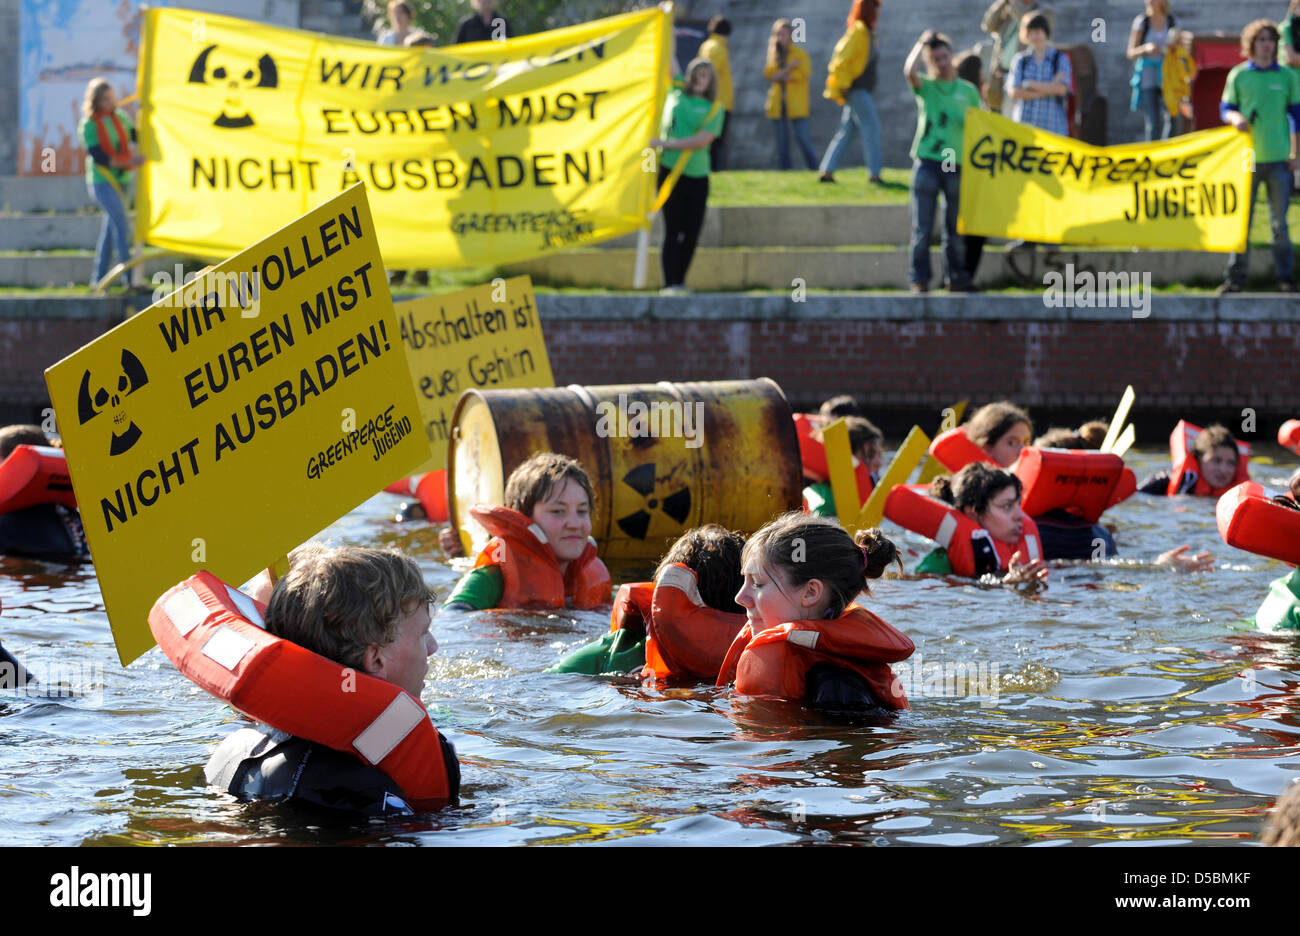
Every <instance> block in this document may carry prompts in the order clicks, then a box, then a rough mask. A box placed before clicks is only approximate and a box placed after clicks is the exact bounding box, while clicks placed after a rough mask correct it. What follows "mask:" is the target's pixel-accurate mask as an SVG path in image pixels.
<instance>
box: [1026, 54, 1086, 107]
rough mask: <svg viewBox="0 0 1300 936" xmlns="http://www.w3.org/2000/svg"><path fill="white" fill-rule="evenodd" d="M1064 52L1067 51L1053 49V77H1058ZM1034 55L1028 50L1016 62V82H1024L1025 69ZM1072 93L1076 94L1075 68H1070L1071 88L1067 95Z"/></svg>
mask: <svg viewBox="0 0 1300 936" xmlns="http://www.w3.org/2000/svg"><path fill="white" fill-rule="evenodd" d="M1064 54H1065V53H1063V52H1062V51H1061V50H1060V49H1055V48H1054V49H1052V77H1056V74H1057V73H1058V72H1059V71H1060V70H1061V56H1062V55H1064ZM1032 56H1033V53H1032V52H1030V51H1028V50H1026V51H1025V54H1024V55H1022V56H1021V57H1020V61H1019V62H1017V63H1016V82H1015V83H1016V84H1023V83H1024V81H1025V69H1026V68H1027V67H1028V65H1029V59H1030V58H1031V57H1032ZM1072 94H1074V70H1073V69H1071V70H1070V90H1069V91H1068V92H1067V93H1066V97H1069V96H1070V95H1072Z"/></svg>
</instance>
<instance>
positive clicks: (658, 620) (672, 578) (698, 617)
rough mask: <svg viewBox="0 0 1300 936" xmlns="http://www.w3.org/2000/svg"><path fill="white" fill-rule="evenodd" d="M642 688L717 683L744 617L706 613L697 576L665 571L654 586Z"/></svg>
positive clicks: (683, 569)
mask: <svg viewBox="0 0 1300 936" xmlns="http://www.w3.org/2000/svg"><path fill="white" fill-rule="evenodd" d="M647 621H648V627H647V629H646V642H645V662H646V668H645V669H643V670H642V671H641V678H642V681H643V682H646V683H654V682H657V681H664V680H671V679H681V680H706V679H716V678H717V675H718V670H719V668H721V666H722V661H723V659H724V658H725V657H726V655H727V649H728V648H729V647H730V646H731V643H732V641H733V640H735V638H736V634H738V633H739V632H740V629H741V628H742V627H744V626H745V615H743V614H735V613H732V612H727V611H719V610H717V609H716V608H710V607H709V606H708V605H706V604H705V603H704V599H703V598H701V597H700V588H699V582H698V581H697V579H696V576H695V571H694V570H693V569H691V568H689V567H687V566H684V565H681V564H673V565H670V566H668V567H667V568H665V569H664V570H663V572H661V573H660V575H659V581H658V582H656V583H655V586H654V593H653V597H652V600H651V608H650V615H649V617H648V619H647Z"/></svg>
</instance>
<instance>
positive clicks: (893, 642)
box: [717, 513, 915, 709]
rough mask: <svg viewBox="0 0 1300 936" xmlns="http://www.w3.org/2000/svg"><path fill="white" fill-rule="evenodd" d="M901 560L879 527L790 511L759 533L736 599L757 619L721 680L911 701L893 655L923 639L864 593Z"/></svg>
mask: <svg viewBox="0 0 1300 936" xmlns="http://www.w3.org/2000/svg"><path fill="white" fill-rule="evenodd" d="M897 561H898V550H897V549H896V548H895V546H894V544H893V543H892V542H890V541H889V540H888V539H887V538H885V537H884V536H883V535H882V534H881V532H880V531H879V530H877V529H870V530H863V531H860V532H859V533H858V534H857V537H856V538H854V537H850V536H849V534H848V533H847V532H846V531H845V530H844V528H843V527H841V526H840V525H839V524H838V523H835V522H834V521H832V520H826V519H824V518H821V517H812V516H809V515H808V514H804V513H787V514H785V515H783V516H781V517H779V518H778V519H776V520H774V521H772V522H771V523H769V524H768V525H767V526H765V527H763V528H762V529H761V530H759V531H758V532H757V533H755V534H754V535H753V536H751V537H750V538H749V541H748V542H747V543H746V544H745V549H744V552H743V553H742V554H741V572H742V573H743V574H744V586H743V587H742V588H741V589H740V592H739V594H737V595H736V603H737V604H738V605H740V606H741V607H742V608H744V609H745V611H746V618H747V622H746V624H745V626H744V627H743V628H741V631H740V633H739V634H738V635H736V639H735V641H734V642H733V643H732V645H731V648H730V649H729V650H728V651H727V656H726V659H725V660H724V662H723V664H722V669H721V671H720V672H719V673H718V681H717V684H718V685H719V686H726V685H728V684H731V683H734V684H735V687H736V691H737V692H738V693H740V694H742V695H764V696H773V697H776V698H782V699H790V700H794V701H799V702H806V703H808V704H810V705H813V706H816V707H821V708H833V709H845V708H852V709H872V708H884V709H904V708H907V696H906V695H905V694H904V693H903V689H902V685H901V683H900V682H899V681H898V680H897V679H895V677H894V674H893V671H892V670H890V668H889V664H890V663H895V662H898V661H899V660H905V659H907V658H908V657H909V656H911V655H912V651H913V650H914V649H915V647H914V646H913V644H912V641H911V640H910V639H909V638H908V637H907V636H906V635H905V634H903V633H901V632H900V631H898V630H896V629H895V628H893V627H891V626H890V625H889V624H886V623H885V622H884V621H883V620H881V619H880V618H879V617H877V616H876V615H875V614H872V613H871V612H870V611H868V610H867V609H866V608H864V607H862V606H861V605H859V604H856V603H854V599H855V598H857V597H858V596H859V595H860V594H862V593H864V592H867V583H868V581H869V580H871V579H875V578H879V577H880V576H881V574H882V573H883V572H884V571H885V568H886V567H887V566H889V565H892V564H893V563H895V562H897Z"/></svg>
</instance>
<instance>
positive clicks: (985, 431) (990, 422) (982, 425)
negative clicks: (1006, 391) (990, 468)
mask: <svg viewBox="0 0 1300 936" xmlns="http://www.w3.org/2000/svg"><path fill="white" fill-rule="evenodd" d="M1016 423H1024V424H1025V425H1026V426H1028V427H1029V432H1030V434H1031V435H1032V434H1033V431H1034V423H1033V421H1032V420H1031V419H1030V418H1029V414H1028V413H1026V412H1025V411H1024V410H1022V409H1021V408H1020V407H1018V406H1016V404H1014V403H1010V402H1008V401H1007V400H999V401H998V402H996V403H989V404H987V405H986V406H981V407H980V408H979V409H977V410H976V411H975V415H974V416H972V417H971V418H970V421H969V422H967V423H966V437H967V438H968V439H970V440H971V441H972V442H974V443H975V444H976V445H978V446H980V447H982V448H989V447H991V446H993V445H996V444H997V442H998V440H999V439H1001V438H1002V437H1003V436H1004V435H1006V434H1007V433H1008V432H1010V431H1011V428H1012V427H1013V426H1014V425H1015V424H1016Z"/></svg>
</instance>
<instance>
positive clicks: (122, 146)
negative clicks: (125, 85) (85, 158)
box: [91, 111, 131, 169]
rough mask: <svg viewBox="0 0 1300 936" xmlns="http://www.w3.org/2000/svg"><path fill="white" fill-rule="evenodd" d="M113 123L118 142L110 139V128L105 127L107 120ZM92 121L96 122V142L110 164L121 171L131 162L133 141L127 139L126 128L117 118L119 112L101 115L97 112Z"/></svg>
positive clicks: (92, 116)
mask: <svg viewBox="0 0 1300 936" xmlns="http://www.w3.org/2000/svg"><path fill="white" fill-rule="evenodd" d="M106 119H107V120H111V121H113V130H114V136H115V137H116V142H114V141H113V140H110V139H109V136H108V128H107V127H106V126H104V121H105V120H106ZM91 120H93V121H94V122H95V142H96V143H97V144H99V148H100V149H102V150H103V151H104V155H105V156H107V157H108V164H109V165H110V166H112V167H113V168H115V169H120V168H122V167H123V166H125V165H126V164H127V163H128V162H130V161H131V141H130V140H129V139H127V135H126V128H125V127H123V126H122V121H121V119H120V118H119V117H118V116H117V111H112V112H111V113H107V114H105V113H101V112H99V111H95V113H94V114H93V115H91Z"/></svg>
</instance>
